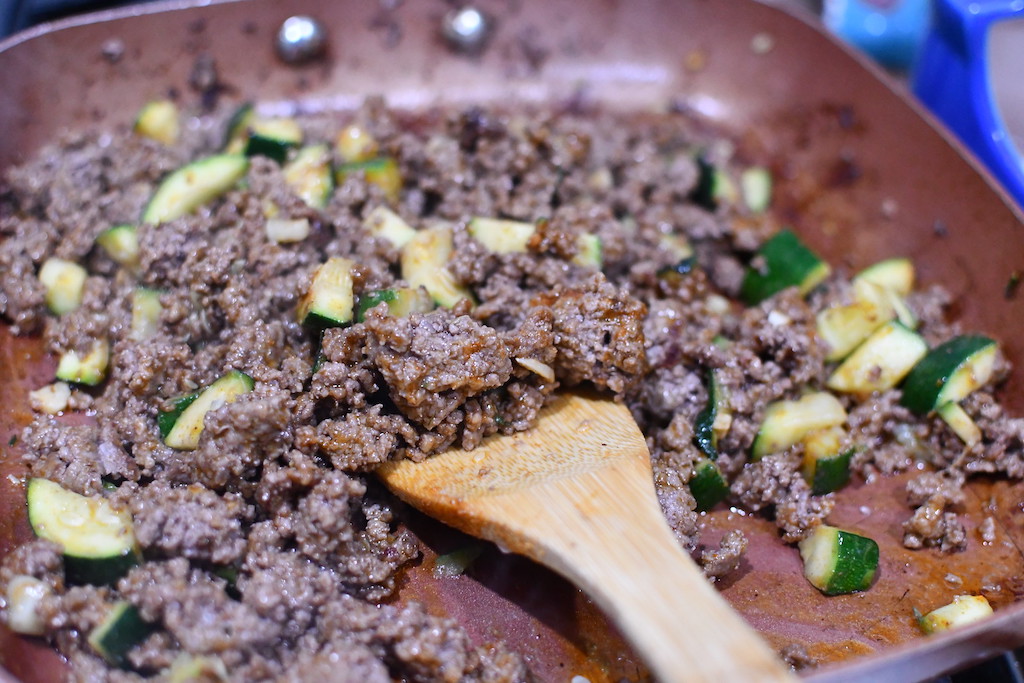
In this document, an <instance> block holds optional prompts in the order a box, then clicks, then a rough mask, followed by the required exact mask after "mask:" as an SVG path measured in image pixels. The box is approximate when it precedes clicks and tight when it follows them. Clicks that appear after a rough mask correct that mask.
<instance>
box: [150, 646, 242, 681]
mask: <svg viewBox="0 0 1024 683" xmlns="http://www.w3.org/2000/svg"><path fill="white" fill-rule="evenodd" d="M161 674H162V678H161V679H160V680H163V681H166V682H167V683H217V682H218V681H219V682H221V683H224V682H225V681H227V680H228V679H229V676H228V670H227V667H225V666H224V662H222V661H221V660H220V658H219V657H214V656H212V655H192V654H189V653H187V652H182V653H181V654H180V655H178V656H177V657H175V658H174V661H173V662H171V666H170V668H169V669H165V670H164V671H162V672H161Z"/></svg>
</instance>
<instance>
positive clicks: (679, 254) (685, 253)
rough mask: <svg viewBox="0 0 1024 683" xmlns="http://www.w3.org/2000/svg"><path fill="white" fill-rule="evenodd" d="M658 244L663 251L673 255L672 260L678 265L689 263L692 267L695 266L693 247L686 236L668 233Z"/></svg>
mask: <svg viewBox="0 0 1024 683" xmlns="http://www.w3.org/2000/svg"><path fill="white" fill-rule="evenodd" d="M658 244H659V246H660V247H661V249H662V251H665V252H666V253H668V254H670V255H671V257H672V260H673V261H674V262H675V263H676V264H680V263H682V262H684V261H689V262H690V264H691V266H692V265H693V262H694V258H693V245H692V244H690V240H688V239H686V236H685V235H680V234H678V233H674V232H670V233H666V234H664V235H662V236H661V239H659V240H658Z"/></svg>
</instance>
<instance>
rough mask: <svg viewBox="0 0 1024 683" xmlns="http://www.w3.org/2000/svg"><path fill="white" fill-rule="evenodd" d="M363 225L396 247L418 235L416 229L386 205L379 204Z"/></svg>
mask: <svg viewBox="0 0 1024 683" xmlns="http://www.w3.org/2000/svg"><path fill="white" fill-rule="evenodd" d="M363 227H364V228H366V230H367V231H368V232H369V233H370V234H371V235H373V236H374V237H380V238H383V239H386V240H387V241H388V242H391V244H392V246H394V247H395V249H401V248H402V247H404V246H405V245H406V243H407V242H408V241H409V240H411V239H412V238H413V237H415V236H416V230H415V229H414V228H413V227H412V226H411V225H409V224H408V223H406V222H405V220H403V219H402V217H401V216H399V215H398V214H397V213H395V212H394V211H392V210H391V209H389V208H388V207H386V206H378V207H377V208H375V209H374V210H373V211H371V212H370V213H368V214H367V215H366V218H364V219H363Z"/></svg>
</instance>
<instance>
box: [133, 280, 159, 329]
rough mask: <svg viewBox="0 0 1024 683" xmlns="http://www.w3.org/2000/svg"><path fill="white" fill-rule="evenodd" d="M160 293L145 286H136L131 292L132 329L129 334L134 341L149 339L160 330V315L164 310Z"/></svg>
mask: <svg viewBox="0 0 1024 683" xmlns="http://www.w3.org/2000/svg"><path fill="white" fill-rule="evenodd" d="M162 293H163V292H161V291H160V290H157V289H148V288H146V287H136V288H135V291H134V292H132V330H131V334H130V335H129V336H130V337H131V339H133V340H134V341H143V340H146V339H149V338H150V337H153V336H155V335H156V333H157V332H159V331H160V316H161V314H163V310H164V307H163V305H162V304H161V303H160V295H161V294H162Z"/></svg>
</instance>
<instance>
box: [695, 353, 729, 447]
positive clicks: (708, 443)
mask: <svg viewBox="0 0 1024 683" xmlns="http://www.w3.org/2000/svg"><path fill="white" fill-rule="evenodd" d="M707 378H708V379H707V388H708V402H707V403H706V404H705V405H704V408H703V409H702V410H701V411H700V412H699V413H698V414H697V419H696V421H695V422H694V425H693V440H694V443H695V444H696V446H697V448H699V449H700V450H701V452H702V453H704V455H706V456H707V457H708V458H710V459H711V460H716V459H717V458H718V435H717V434H716V433H715V419H716V418H717V417H718V413H719V410H720V409H721V408H722V407H724V406H723V405H722V404H723V402H724V398H725V397H724V396H723V388H722V383H721V382H720V381H719V379H718V374H717V373H716V372H715V371H714V370H713V369H710V370H708V373H707Z"/></svg>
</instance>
